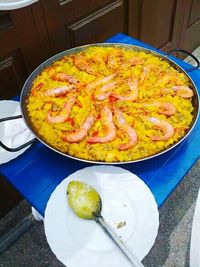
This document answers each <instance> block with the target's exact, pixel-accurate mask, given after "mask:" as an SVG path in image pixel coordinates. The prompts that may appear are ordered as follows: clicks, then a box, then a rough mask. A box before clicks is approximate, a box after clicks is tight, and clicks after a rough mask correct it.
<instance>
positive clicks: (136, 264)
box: [95, 216, 144, 267]
mask: <svg viewBox="0 0 200 267" xmlns="http://www.w3.org/2000/svg"><path fill="white" fill-rule="evenodd" d="M95 221H96V222H97V223H98V224H99V225H100V226H101V227H102V229H103V230H104V232H105V233H106V234H107V235H108V236H109V237H110V238H111V240H112V241H113V242H114V243H115V244H116V245H117V246H118V248H119V249H120V250H121V252H122V253H123V254H124V255H125V256H126V258H127V259H128V261H129V262H130V263H131V265H132V266H134V267H144V265H143V264H142V263H141V262H140V261H139V260H138V259H137V257H136V256H135V255H134V254H133V253H132V252H130V251H129V250H128V248H127V247H126V246H125V244H124V242H123V241H122V240H121V239H120V238H119V236H118V235H117V233H115V231H114V229H112V228H111V226H110V225H109V224H108V223H107V222H106V221H105V220H104V218H103V217H102V216H98V217H95Z"/></svg>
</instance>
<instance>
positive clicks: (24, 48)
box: [10, 7, 43, 73]
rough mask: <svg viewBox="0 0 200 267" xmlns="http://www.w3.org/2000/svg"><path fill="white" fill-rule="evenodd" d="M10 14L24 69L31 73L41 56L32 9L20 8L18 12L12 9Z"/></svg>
mask: <svg viewBox="0 0 200 267" xmlns="http://www.w3.org/2000/svg"><path fill="white" fill-rule="evenodd" d="M10 15H11V17H12V20H13V23H14V25H15V33H16V43H17V45H18V47H19V48H20V49H21V52H22V55H23V58H24V61H25V64H26V69H27V71H28V73H31V72H32V71H33V70H34V69H35V68H36V67H37V66H38V65H39V64H40V62H41V58H43V55H42V52H41V47H40V42H39V38H38V32H37V29H36V27H35V23H34V18H33V14H32V10H31V8H30V7H26V8H22V9H20V12H19V11H18V10H12V11H10ZM22 18H23V19H22ZM25 22H26V23H25Z"/></svg>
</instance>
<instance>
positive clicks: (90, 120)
mask: <svg viewBox="0 0 200 267" xmlns="http://www.w3.org/2000/svg"><path fill="white" fill-rule="evenodd" d="M94 121H95V118H94V115H92V114H90V115H88V116H87V117H86V119H85V120H84V122H83V124H82V125H81V127H80V128H79V129H76V130H75V131H74V132H71V133H69V134H66V135H64V136H63V137H62V139H63V141H67V142H69V143H78V142H80V141H82V140H83V139H85V137H86V136H87V134H88V132H89V130H90V129H91V127H92V126H93V124H94Z"/></svg>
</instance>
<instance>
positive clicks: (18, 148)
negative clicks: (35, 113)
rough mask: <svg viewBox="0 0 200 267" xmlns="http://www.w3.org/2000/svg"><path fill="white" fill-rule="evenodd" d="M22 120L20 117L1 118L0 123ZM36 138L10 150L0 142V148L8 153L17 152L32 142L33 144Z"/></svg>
mask: <svg viewBox="0 0 200 267" xmlns="http://www.w3.org/2000/svg"><path fill="white" fill-rule="evenodd" d="M21 118H22V115H17V116H12V117H6V118H2V119H0V123H1V122H3V121H10V120H16V119H21ZM36 139H37V138H33V139H32V140H30V141H28V142H26V143H25V144H23V145H21V146H19V147H15V148H10V147H7V146H6V145H4V144H3V143H2V142H1V141H0V146H1V147H2V148H3V149H5V150H7V151H9V152H17V151H19V150H21V149H23V148H25V147H27V146H29V145H31V144H32V143H33V142H35V140H36Z"/></svg>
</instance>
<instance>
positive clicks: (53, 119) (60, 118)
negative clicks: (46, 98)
mask: <svg viewBox="0 0 200 267" xmlns="http://www.w3.org/2000/svg"><path fill="white" fill-rule="evenodd" d="M75 101H76V96H74V95H73V96H70V97H69V98H68V100H67V102H66V103H65V104H64V106H63V108H62V110H61V111H60V114H59V115H57V116H52V111H53V110H52V109H53V108H51V109H50V110H49V112H48V114H47V122H48V123H60V122H65V121H66V120H67V119H68V118H69V115H70V113H71V110H72V107H73V105H74V104H75ZM52 107H53V104H52Z"/></svg>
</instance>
